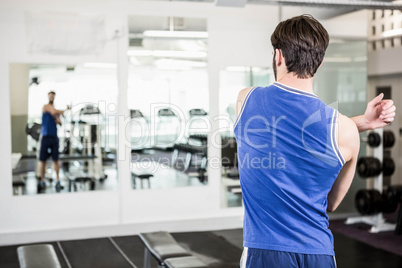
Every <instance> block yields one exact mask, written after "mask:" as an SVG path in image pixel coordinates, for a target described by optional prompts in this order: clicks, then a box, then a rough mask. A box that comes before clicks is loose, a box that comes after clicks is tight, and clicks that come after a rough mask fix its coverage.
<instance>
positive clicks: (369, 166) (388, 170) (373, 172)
mask: <svg viewBox="0 0 402 268" xmlns="http://www.w3.org/2000/svg"><path fill="white" fill-rule="evenodd" d="M381 172H383V175H384V176H391V175H392V174H393V173H394V172H395V163H394V160H392V158H390V157H384V159H383V163H382V165H381V162H380V160H379V159H377V158H375V157H362V158H360V159H359V160H358V161H357V173H358V174H359V175H360V177H362V178H369V177H374V176H378V175H379V174H381Z"/></svg>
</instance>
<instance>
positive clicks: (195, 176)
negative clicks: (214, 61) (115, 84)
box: [128, 16, 211, 189]
mask: <svg viewBox="0 0 402 268" xmlns="http://www.w3.org/2000/svg"><path fill="white" fill-rule="evenodd" d="M128 21H129V33H130V40H129V42H130V46H129V51H128V57H129V62H130V67H129V81H128V107H129V109H130V111H131V124H130V126H129V127H130V130H129V132H130V133H131V134H130V140H131V147H132V163H131V175H132V182H133V183H132V185H133V189H149V188H151V189H156V188H172V187H181V186H200V185H205V184H207V182H208V176H207V173H206V171H207V134H208V133H209V131H210V128H211V127H210V123H209V120H208V74H207V55H208V54H207V41H208V33H207V22H206V20H205V19H198V18H178V17H148V16H130V17H129V19H128Z"/></svg>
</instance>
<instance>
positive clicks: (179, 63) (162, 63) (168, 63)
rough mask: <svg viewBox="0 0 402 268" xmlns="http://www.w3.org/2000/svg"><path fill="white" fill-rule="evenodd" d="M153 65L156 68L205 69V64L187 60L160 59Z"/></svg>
mask: <svg viewBox="0 0 402 268" xmlns="http://www.w3.org/2000/svg"><path fill="white" fill-rule="evenodd" d="M155 64H156V66H157V67H161V68H163V67H196V68H197V67H198V68H205V67H207V63H206V62H200V61H188V60H171V59H160V60H156V61H155Z"/></svg>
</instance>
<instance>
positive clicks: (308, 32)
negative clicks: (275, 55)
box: [271, 15, 329, 78]
mask: <svg viewBox="0 0 402 268" xmlns="http://www.w3.org/2000/svg"><path fill="white" fill-rule="evenodd" d="M271 43H272V46H273V47H274V50H275V49H279V50H281V51H282V54H283V57H284V58H285V63H286V66H287V69H288V72H289V73H291V72H294V73H295V74H296V75H297V77H298V78H310V77H313V76H314V74H315V73H316V71H317V69H318V67H319V66H320V64H321V63H322V61H323V59H324V55H325V50H326V49H327V47H328V43H329V35H328V32H327V31H326V30H325V28H324V27H323V26H322V25H321V23H320V22H319V21H317V20H316V19H315V18H313V17H312V16H311V15H301V16H297V17H293V18H291V19H288V20H285V21H282V22H281V23H279V24H278V26H276V29H275V31H274V32H273V34H272V35H271Z"/></svg>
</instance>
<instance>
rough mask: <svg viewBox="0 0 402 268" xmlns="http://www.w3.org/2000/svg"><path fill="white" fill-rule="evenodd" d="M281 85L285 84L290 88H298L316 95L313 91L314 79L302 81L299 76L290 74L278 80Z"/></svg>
mask: <svg viewBox="0 0 402 268" xmlns="http://www.w3.org/2000/svg"><path fill="white" fill-rule="evenodd" d="M277 81H278V82H279V83H281V84H284V85H286V86H289V87H293V88H297V89H300V90H303V91H307V92H310V93H314V91H313V77H311V78H305V79H300V78H297V75H294V74H293V73H288V74H286V75H283V76H281V77H280V78H279V79H278V80H277Z"/></svg>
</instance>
